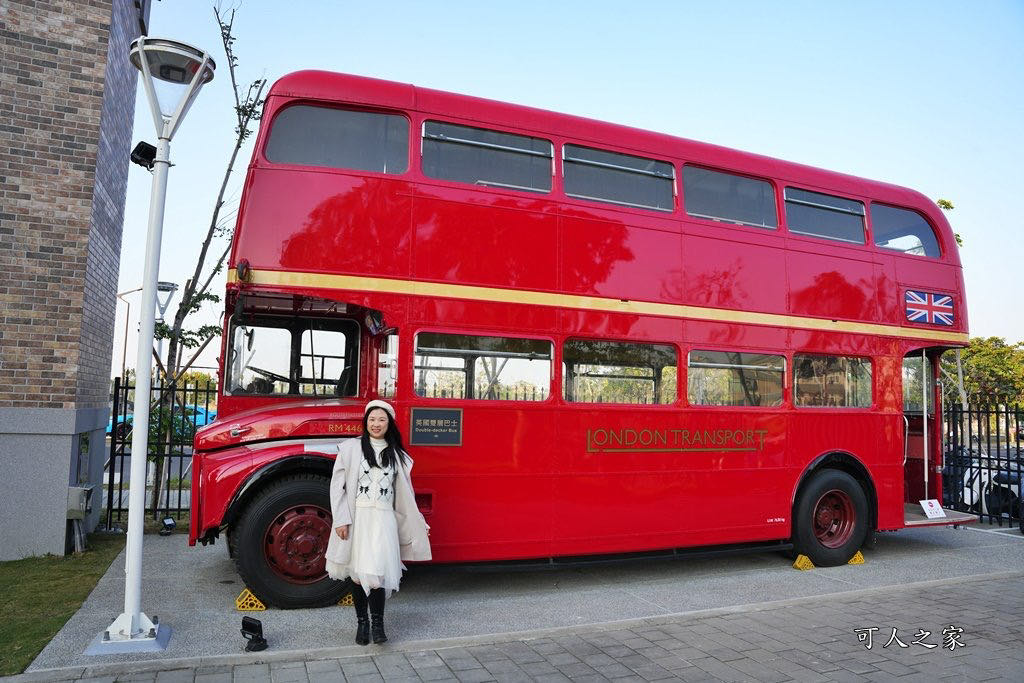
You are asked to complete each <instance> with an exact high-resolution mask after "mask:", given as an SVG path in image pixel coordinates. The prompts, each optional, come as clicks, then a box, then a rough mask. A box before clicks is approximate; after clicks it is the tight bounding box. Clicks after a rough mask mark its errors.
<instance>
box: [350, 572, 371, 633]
mask: <svg viewBox="0 0 1024 683" xmlns="http://www.w3.org/2000/svg"><path fill="white" fill-rule="evenodd" d="M352 603H353V604H354V605H355V608H356V644H357V645H369V644H370V620H369V619H368V618H367V616H366V593H364V592H363V587H362V586H360V585H359V584H358V583H353V584H352Z"/></svg>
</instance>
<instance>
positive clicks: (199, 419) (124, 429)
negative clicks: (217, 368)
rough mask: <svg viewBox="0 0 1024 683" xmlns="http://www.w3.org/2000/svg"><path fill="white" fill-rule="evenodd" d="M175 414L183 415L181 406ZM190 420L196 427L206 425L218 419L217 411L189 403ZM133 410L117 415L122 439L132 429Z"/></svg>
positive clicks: (110, 428) (109, 431) (109, 428)
mask: <svg viewBox="0 0 1024 683" xmlns="http://www.w3.org/2000/svg"><path fill="white" fill-rule="evenodd" d="M173 414H174V415H177V416H181V415H182V413H181V410H180V408H177V407H175V410H174V412H173ZM184 415H185V416H186V418H187V420H188V422H189V423H190V424H194V425H195V426H196V428H199V427H205V426H206V425H208V424H210V423H211V422H213V421H214V420H216V419H217V411H216V410H211V409H207V408H206V407H205V406H197V405H192V404H187V405H186V406H185V413H184ZM132 416H133V414H132V412H131V411H130V409H129V412H128V413H127V414H121V415H118V416H117V427H116V429H117V436H118V438H120V439H126V438H127V437H128V434H129V433H130V432H131V430H132ZM114 429H115V427H114V418H113V417H111V418H110V422H108V423H107V435H108V436H110V435H111V434H112V433H113V431H114Z"/></svg>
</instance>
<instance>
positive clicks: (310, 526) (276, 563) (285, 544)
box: [263, 505, 331, 583]
mask: <svg viewBox="0 0 1024 683" xmlns="http://www.w3.org/2000/svg"><path fill="white" fill-rule="evenodd" d="M329 520H330V514H329V513H328V512H327V510H324V509H323V508H321V507H318V506H316V505H296V506H294V507H290V508H288V509H287V510H285V511H284V512H282V513H281V514H280V515H278V516H277V518H276V519H274V521H273V522H271V523H270V526H269V527H268V528H267V533H266V535H265V536H264V538H263V551H264V554H265V556H266V558H267V564H268V565H270V568H271V569H272V570H273V572H274V573H275V574H277V575H278V576H280V577H281V578H282V579H284V580H285V581H288V582H289V583H314V582H316V581H319V580H321V579H322V578H324V577H325V576H327V571H326V569H325V560H324V553H325V552H326V551H327V540H328V539H329V538H330V533H331V524H330V521H329Z"/></svg>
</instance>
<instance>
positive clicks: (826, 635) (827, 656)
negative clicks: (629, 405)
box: [14, 572, 1024, 683]
mask: <svg viewBox="0 0 1024 683" xmlns="http://www.w3.org/2000/svg"><path fill="white" fill-rule="evenodd" d="M894 629H895V639H894V638H893V633H894ZM926 633H927V635H925V634H926ZM462 640H463V641H465V640H466V639H462ZM455 642H456V641H455V640H449V641H437V644H436V645H437V646H436V647H429V646H428V647H423V648H422V649H418V648H417V645H416V644H405V645H403V644H402V643H388V644H385V645H381V646H372V645H371V646H368V647H366V648H362V649H361V651H360V654H358V655H355V656H345V657H332V658H325V657H324V651H323V650H311V651H308V652H304V653H303V652H300V653H295V654H294V656H293V657H292V659H290V660H282V659H272V660H271V661H261V660H260V659H258V655H254V656H253V662H252V663H248V662H246V663H238V662H237V661H235V662H231V663H220V664H218V663H216V662H213V661H211V662H207V663H200V665H198V666H189V667H183V668H182V667H181V665H180V664H178V665H176V664H175V663H174V662H173V661H167V662H152V663H148V664H149V665H150V666H152V667H154V668H153V669H152V670H150V669H147V668H146V664H144V663H140V664H134V665H125V664H122V665H118V666H120V668H119V669H118V668H117V667H112V666H111V665H106V668H104V667H92V668H85V669H82V668H80V669H65V670H61V671H51V672H44V671H40V672H35V673H31V674H25V675H22V676H17V677H14V679H15V680H18V679H20V680H22V681H30V680H31V681H39V680H50V681H80V682H81V681H94V682H99V681H106V682H113V681H146V682H154V681H155V682H156V683H180V682H185V683H191V682H193V681H195V682H196V683H233V682H235V681H239V682H241V681H252V682H253V683H264V682H265V683H306V682H310V683H319V682H322V681H323V682H326V681H396V682H399V681H461V682H464V683H472V682H478V681H479V682H482V681H510V682H513V681H579V682H583V681H609V680H614V681H660V680H681V681H769V682H782V681H801V682H808V683H810V682H814V681H890V680H897V679H898V680H899V681H901V682H902V681H906V682H908V683H909V682H916V681H921V682H922V683H935V682H936V681H947V680H948V681H990V680H991V681H1018V682H1019V681H1024V572H1004V573H1002V574H998V575H990V576H988V577H978V578H969V579H951V580H941V581H929V582H926V583H919V584H912V585H909V586H906V587H891V586H890V587H886V588H877V589H868V590H859V591H854V592H850V593H840V594H833V595H825V596H815V597H809V598H799V599H794V600H786V601H780V602H767V603H762V604H758V605H746V606H742V607H734V608H725V609H717V610H710V611H706V612H695V613H686V614H679V615H671V616H660V617H652V618H646V619H634V620H629V621H620V622H611V623H606V624H592V625H587V626H581V627H570V628H559V629H551V630H546V631H540V632H536V633H533V634H524V633H519V634H508V635H505V636H494V637H491V638H489V639H488V640H487V641H486V642H476V643H473V642H469V643H463V644H461V645H459V644H456V645H452V643H455ZM869 642H870V648H869V647H868V644H869ZM900 643H902V645H901V644H900ZM419 645H423V643H420V644H419ZM428 645H429V644H428ZM363 653H365V654H363ZM279 654H281V653H279ZM236 659H237V658H236ZM156 667H160V670H158V669H157V668H156ZM176 667H177V668H176Z"/></svg>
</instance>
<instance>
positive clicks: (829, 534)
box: [793, 469, 869, 567]
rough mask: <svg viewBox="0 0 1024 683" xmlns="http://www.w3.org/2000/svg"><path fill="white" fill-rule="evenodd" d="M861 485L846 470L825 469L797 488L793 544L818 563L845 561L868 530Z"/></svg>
mask: <svg viewBox="0 0 1024 683" xmlns="http://www.w3.org/2000/svg"><path fill="white" fill-rule="evenodd" d="M868 520H869V515H868V501H867V496H865V495H864V489H862V488H861V486H860V484H859V483H858V482H857V480H856V479H854V478H853V477H851V476H850V475H849V474H847V473H846V472H841V471H839V470H833V469H826V470H821V471H819V472H816V473H815V474H813V475H811V478H810V479H809V480H808V481H807V482H806V483H805V484H804V485H803V486H802V487H801V488H800V492H799V493H798V494H797V500H796V506H795V508H794V512H793V545H794V547H795V548H796V551H797V552H798V553H800V554H802V555H806V556H807V557H808V558H810V560H811V562H813V563H814V564H815V565H816V566H818V567H835V566H838V565H841V564H846V563H847V562H848V561H849V560H850V558H851V557H853V556H854V554H856V552H857V550H859V549H860V547H861V545H862V544H863V543H864V539H865V538H866V536H867V533H868Z"/></svg>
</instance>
